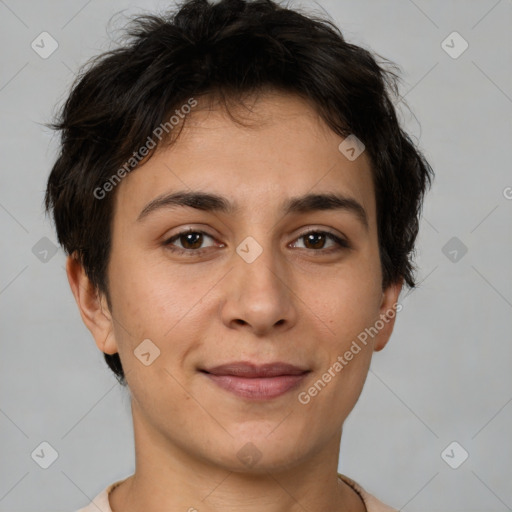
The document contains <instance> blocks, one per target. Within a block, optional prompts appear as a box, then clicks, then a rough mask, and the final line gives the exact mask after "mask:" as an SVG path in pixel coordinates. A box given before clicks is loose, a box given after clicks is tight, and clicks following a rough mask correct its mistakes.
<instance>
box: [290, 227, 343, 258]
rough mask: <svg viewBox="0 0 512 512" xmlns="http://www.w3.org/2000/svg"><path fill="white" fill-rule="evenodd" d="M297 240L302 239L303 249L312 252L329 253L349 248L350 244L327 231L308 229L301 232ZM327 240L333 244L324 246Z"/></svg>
mask: <svg viewBox="0 0 512 512" xmlns="http://www.w3.org/2000/svg"><path fill="white" fill-rule="evenodd" d="M297 240H303V241H304V242H303V244H304V249H309V250H311V251H314V252H322V253H329V252H335V251H340V250H342V249H349V248H350V244H349V243H348V242H347V241H346V240H344V239H342V238H340V237H338V236H336V235H335V234H334V233H329V232H328V231H319V230H316V231H308V232H307V233H303V234H302V235H301V236H300V237H299V238H298V239H297ZM328 241H331V242H333V244H334V246H331V247H329V248H325V244H326V243H327V242H328ZM299 248H300V247H299Z"/></svg>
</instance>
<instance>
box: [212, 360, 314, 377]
mask: <svg viewBox="0 0 512 512" xmlns="http://www.w3.org/2000/svg"><path fill="white" fill-rule="evenodd" d="M203 371H206V372H207V373H210V374H212V375H233V376H235V377H245V378H246V379H253V378H268V377H279V376H281V375H301V374H303V373H306V372H308V371H309V370H308V369H307V368H301V367H299V366H294V365H292V364H288V363H282V362H276V363H267V364H262V365H257V364H254V363H249V362H245V361H239V362H234V363H228V364H222V365H219V366H215V367H213V368H208V369H206V370H203Z"/></svg>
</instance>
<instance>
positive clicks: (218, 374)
mask: <svg viewBox="0 0 512 512" xmlns="http://www.w3.org/2000/svg"><path fill="white" fill-rule="evenodd" d="M202 371H203V372H204V373H205V374H206V376H207V377H208V378H210V379H211V380H212V381H213V382H214V383H215V384H217V385H218V386H219V387H221V388H223V389H225V390H227V391H230V392H232V393H234V394H235V395H238V396H240V397H242V398H250V399H254V400H267V399H271V398H275V397H278V396H280V395H283V394H284V393H286V392H287V391H290V390H291V389H293V388H295V387H297V386H298V385H299V384H300V382H301V381H302V380H304V378H305V377H306V375H307V374H308V373H309V370H307V369H304V368H299V367H298V366H293V365H291V364H287V363H281V362H278V363H270V364H264V365H255V364H252V363H246V362H236V363H229V364H224V365H220V366H216V367H214V368H209V369H208V370H202Z"/></svg>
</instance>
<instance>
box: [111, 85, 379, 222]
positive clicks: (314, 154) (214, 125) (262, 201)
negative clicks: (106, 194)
mask: <svg viewBox="0 0 512 512" xmlns="http://www.w3.org/2000/svg"><path fill="white" fill-rule="evenodd" d="M246 106H247V108H242V107H240V108H236V109H235V110H232V109H230V112H231V113H232V114H233V115H234V116H235V119H236V120H238V121H240V122H241V123H243V124H240V122H235V121H234V120H233V119H232V118H231V117H230V115H229V114H228V113H227V112H226V110H225V109H223V108H221V107H220V106H219V107H215V106H213V107H212V105H211V103H210V102H209V101H199V103H198V105H197V106H196V107H194V109H193V111H192V112H191V113H190V114H188V116H187V117H186V122H185V124H184V127H183V129H182V130H181V131H180V133H179V137H178V138H177V139H176V140H175V141H174V142H173V143H172V144H171V145H169V146H162V147H160V148H158V149H157V151H156V153H155V154H154V156H153V157H152V158H151V159H149V160H148V161H147V163H145V164H143V165H140V166H139V167H138V168H137V169H135V170H134V171H132V172H131V173H130V174H129V175H127V176H126V177H125V178H124V179H123V181H122V182H121V184H120V186H119V187H118V188H119V189H118V190H117V193H116V208H115V209H116V212H117V213H119V212H120V211H122V212H123V216H124V217H125V218H126V219H132V220H134V219H135V218H136V217H138V216H139V215H140V213H141V212H142V211H143V209H144V208H145V207H146V206H147V204H148V203H149V202H151V201H152V200H154V199H155V198H157V197H159V196H161V195H163V194H169V193H172V192H176V191H185V190H188V191H201V192H206V191H207V192H211V193H213V194H216V195H219V196H224V197H226V199H227V200H228V201H229V203H230V204H231V205H232V206H233V210H236V212H237V215H239V214H243V211H244V208H245V209H247V210H252V211H253V212H254V211H255V209H256V210H261V209H265V210H266V211H268V212H269V213H270V212H271V211H276V212H278V211H279V210H280V209H282V208H283V207H285V205H288V206H289V204H290V201H289V199H290V198H293V197H299V196H303V195H305V194H306V193H308V192H309V193H333V194H334V193H339V194H343V196H346V197H350V198H353V199H354V200H356V201H357V202H358V203H360V204H361V205H362V206H363V208H364V210H365V212H366V214H367V216H368V221H369V223H370V224H372V223H373V222H374V220H375V219H374V217H375V198H374V188H373V179H372V175H371V166H370V160H369V157H368V156H367V155H366V153H365V152H363V153H362V154H361V155H360V156H359V157H357V158H356V159H355V160H349V159H348V158H347V157H346V156H345V155H344V153H342V152H341V151H340V149H339V145H340V143H341V142H342V141H343V137H341V136H339V135H337V134H336V133H334V132H333V131H332V130H331V129H330V128H329V127H328V126H327V125H326V124H325V123H324V122H323V120H322V119H321V118H320V116H319V115H318V114H317V112H316V111H315V110H314V108H313V107H312V106H311V105H310V104H309V103H307V102H305V101H304V100H302V99H301V98H299V97H297V96H294V95H284V94H266V95H264V96H260V97H258V98H257V99H254V101H251V100H249V101H246ZM287 199H288V200H287Z"/></svg>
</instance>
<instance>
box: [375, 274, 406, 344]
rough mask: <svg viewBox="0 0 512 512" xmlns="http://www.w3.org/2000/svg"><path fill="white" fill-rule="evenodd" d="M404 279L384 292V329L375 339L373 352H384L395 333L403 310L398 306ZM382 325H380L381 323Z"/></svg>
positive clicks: (382, 308)
mask: <svg viewBox="0 0 512 512" xmlns="http://www.w3.org/2000/svg"><path fill="white" fill-rule="evenodd" d="M403 283H404V280H403V279H400V280H399V281H398V282H396V283H392V284H390V285H389V286H388V287H387V288H386V289H385V290H384V291H383V292H382V302H381V305H380V310H379V320H380V321H381V322H382V324H384V325H383V327H382V328H381V329H379V332H378V334H377V335H376V337H375V343H374V348H373V350H374V351H375V352H378V351H379V350H382V349H383V348H384V347H385V346H386V344H387V342H388V341H389V338H390V337H391V333H392V332H393V327H394V325H395V318H396V315H397V313H398V312H399V311H400V310H401V309H402V305H401V304H398V296H399V295H400V291H401V290H402V285H403ZM379 325H380V323H379Z"/></svg>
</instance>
